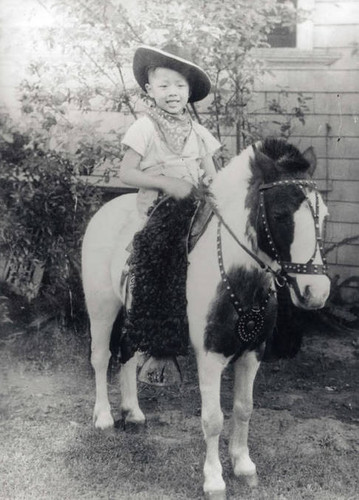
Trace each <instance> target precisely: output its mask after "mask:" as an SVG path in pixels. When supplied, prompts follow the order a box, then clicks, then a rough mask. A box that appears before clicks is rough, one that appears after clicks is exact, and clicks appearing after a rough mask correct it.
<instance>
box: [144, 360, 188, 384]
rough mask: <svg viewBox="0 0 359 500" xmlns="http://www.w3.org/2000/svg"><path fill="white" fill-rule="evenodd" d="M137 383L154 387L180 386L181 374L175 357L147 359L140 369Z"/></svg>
mask: <svg viewBox="0 0 359 500" xmlns="http://www.w3.org/2000/svg"><path fill="white" fill-rule="evenodd" d="M138 380H139V382H143V383H145V384H150V385H156V386H159V387H163V386H168V385H181V384H182V373H181V369H180V367H179V364H178V361H177V359H176V357H175V356H173V357H169V358H161V359H158V358H154V357H152V356H151V357H149V358H148V359H147V360H146V361H145V362H144V364H143V365H142V367H141V369H140V373H139V375H138Z"/></svg>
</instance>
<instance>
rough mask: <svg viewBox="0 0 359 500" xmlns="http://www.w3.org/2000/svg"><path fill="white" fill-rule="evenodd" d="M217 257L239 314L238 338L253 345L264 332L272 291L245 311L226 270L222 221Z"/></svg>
mask: <svg viewBox="0 0 359 500" xmlns="http://www.w3.org/2000/svg"><path fill="white" fill-rule="evenodd" d="M217 257H218V264H219V271H220V273H221V278H222V282H223V284H224V285H225V287H226V290H227V292H228V294H229V297H230V299H231V302H232V304H233V307H234V309H235V311H236V313H237V314H238V318H239V319H238V326H237V332H238V336H239V338H240V339H241V341H242V342H245V343H251V342H253V341H254V340H255V339H256V337H257V336H259V335H260V333H261V331H262V328H263V325H264V314H265V311H266V308H267V304H268V301H269V299H270V297H271V295H272V289H271V288H269V290H268V293H267V295H266V297H265V299H264V300H263V301H262V303H261V304H260V305H253V306H252V308H251V309H249V310H247V311H245V310H244V309H243V307H242V305H241V304H240V302H239V299H238V297H237V296H236V294H235V292H234V290H233V288H232V285H231V283H230V281H229V278H228V276H227V274H226V272H225V270H224V265H223V255H222V240H221V221H219V222H218V226H217Z"/></svg>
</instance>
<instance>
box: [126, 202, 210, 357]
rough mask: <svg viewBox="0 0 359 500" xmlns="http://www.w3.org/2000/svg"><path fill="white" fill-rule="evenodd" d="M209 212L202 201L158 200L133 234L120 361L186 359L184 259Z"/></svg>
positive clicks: (197, 236) (186, 332) (204, 226)
mask: <svg viewBox="0 0 359 500" xmlns="http://www.w3.org/2000/svg"><path fill="white" fill-rule="evenodd" d="M212 215H213V212H212V210H211V208H210V205H209V203H207V202H206V201H205V198H202V199H200V200H199V199H198V198H196V196H192V195H191V196H189V197H188V198H185V199H182V200H177V201H176V200H174V199H173V198H168V197H166V198H162V199H161V200H160V201H159V202H158V203H157V204H156V205H155V206H154V207H152V208H151V209H150V214H149V218H148V220H147V223H146V225H145V227H144V228H143V229H142V230H141V231H139V232H138V233H136V234H135V236H134V238H133V242H132V246H131V253H130V256H129V259H128V263H127V266H126V269H125V271H124V273H123V276H122V277H121V283H122V285H123V286H125V289H126V292H125V297H126V300H125V311H124V315H123V316H124V317H123V319H122V321H121V323H122V325H121V331H120V332H117V335H120V350H121V352H120V353H119V354H120V358H121V362H122V363H124V362H126V361H127V360H128V359H129V358H131V357H132V355H133V354H134V353H135V352H136V351H142V352H143V353H145V354H147V355H149V356H153V357H155V358H169V357H172V358H173V357H176V356H179V355H186V354H187V352H188V345H189V331H188V320H187V299H186V278H187V265H188V254H189V252H191V251H192V250H193V248H194V247H195V245H196V243H197V242H198V240H199V239H200V237H201V235H202V234H203V232H204V231H205V229H206V227H207V225H208V223H209V221H210V219H211V217H212Z"/></svg>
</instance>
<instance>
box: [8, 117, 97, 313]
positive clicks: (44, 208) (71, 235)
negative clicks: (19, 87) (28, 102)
mask: <svg viewBox="0 0 359 500" xmlns="http://www.w3.org/2000/svg"><path fill="white" fill-rule="evenodd" d="M1 122H2V123H1ZM0 124H1V125H2V128H3V130H4V129H5V130H6V129H7V131H6V132H5V133H2V135H1V137H0V155H1V156H0V211H1V221H2V222H1V223H0V243H1V246H2V249H3V253H5V255H6V259H7V260H8V262H9V261H10V262H11V263H13V265H16V266H17V268H18V269H20V270H22V276H21V272H20V276H19V280H20V282H21V278H22V280H23V281H25V283H22V285H24V287H25V288H26V287H28V288H31V282H27V283H26V281H27V280H28V279H29V278H28V277H27V276H26V275H25V273H24V269H28V268H29V267H30V268H31V266H33V265H34V264H39V265H40V266H41V267H43V269H44V275H43V279H42V283H41V287H40V292H39V293H40V295H41V296H42V297H44V298H46V300H47V301H48V302H49V303H50V304H51V305H53V306H55V307H56V308H57V310H58V311H60V312H61V313H63V314H64V315H69V314H72V313H73V312H74V309H75V308H76V307H78V306H80V304H81V301H78V298H79V297H81V296H82V292H81V282H80V275H79V272H80V247H81V241H82V236H83V234H84V231H85V228H86V224H87V222H88V221H89V218H90V217H91V215H92V214H93V213H94V212H95V211H96V210H97V209H98V208H99V206H100V203H101V195H100V193H98V191H97V190H96V189H95V188H93V187H91V186H89V185H87V184H85V183H84V182H82V181H81V180H80V179H79V177H78V175H77V174H76V165H74V163H73V162H71V161H70V160H69V159H68V158H64V157H63V155H61V154H59V153H57V152H54V151H51V150H48V151H47V150H45V149H44V148H42V147H40V146H38V145H36V144H34V143H31V142H30V139H29V137H28V136H27V135H26V134H23V133H21V132H19V131H18V130H16V129H15V130H14V128H13V127H11V125H9V123H8V120H7V119H6V117H2V118H1V119H0ZM30 281H31V280H30ZM76 302H79V303H77V304H76Z"/></svg>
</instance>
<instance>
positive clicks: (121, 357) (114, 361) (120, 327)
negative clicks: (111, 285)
mask: <svg viewBox="0 0 359 500" xmlns="http://www.w3.org/2000/svg"><path fill="white" fill-rule="evenodd" d="M125 321H126V311H125V307H124V306H121V308H120V310H119V311H118V313H117V317H116V319H115V321H114V323H113V325H112V331H111V338H110V352H111V359H110V363H109V373H110V377H111V376H113V375H115V374H116V373H117V372H118V370H119V369H120V366H121V364H123V363H126V361H128V360H129V359H130V358H131V357H132V356H133V354H134V353H133V351H131V352H130V350H129V348H128V342H127V341H126V338H125V335H124V325H125Z"/></svg>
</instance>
